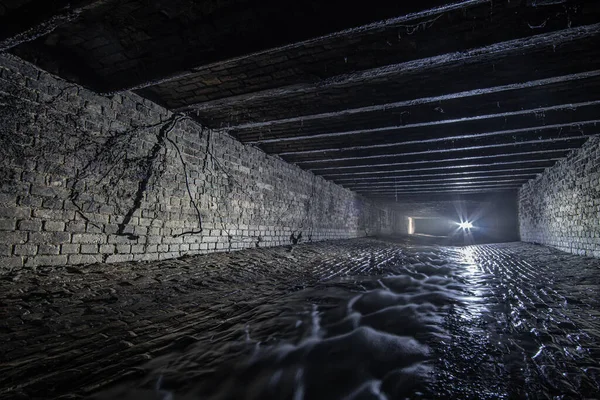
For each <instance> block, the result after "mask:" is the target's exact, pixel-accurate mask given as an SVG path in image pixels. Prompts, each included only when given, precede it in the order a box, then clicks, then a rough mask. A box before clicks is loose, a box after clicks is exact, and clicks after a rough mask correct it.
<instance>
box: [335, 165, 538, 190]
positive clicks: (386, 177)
mask: <svg viewBox="0 0 600 400" xmlns="http://www.w3.org/2000/svg"><path fill="white" fill-rule="evenodd" d="M545 168H546V167H544V166H538V167H521V168H503V169H496V170H494V169H491V170H490V169H488V170H485V169H475V170H472V171H462V172H448V168H440V171H439V172H438V171H436V170H434V171H432V172H431V173H424V172H426V171H418V170H409V171H406V172H404V173H402V174H398V173H394V172H389V173H385V171H379V172H380V173H381V175H376V176H353V177H344V178H329V179H330V180H332V181H333V182H335V183H337V184H339V185H347V184H352V183H363V182H364V183H369V182H379V181H385V182H395V181H397V180H402V179H404V180H409V181H410V180H412V179H423V178H427V179H447V180H452V179H472V178H479V177H492V176H502V177H504V176H528V177H534V176H536V175H537V174H539V173H541V172H542V171H544V169H545Z"/></svg>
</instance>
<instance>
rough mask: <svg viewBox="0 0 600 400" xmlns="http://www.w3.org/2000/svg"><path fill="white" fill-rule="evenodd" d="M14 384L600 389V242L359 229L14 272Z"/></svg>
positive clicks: (217, 393)
mask: <svg viewBox="0 0 600 400" xmlns="http://www.w3.org/2000/svg"><path fill="white" fill-rule="evenodd" d="M0 307H1V308H0V312H1V315H0V399H29V398H31V399H38V398H39V399H52V398H64V399H77V398H86V397H89V396H93V397H94V398H100V399H144V400H145V399H161V400H167V399H173V400H174V399H293V400H300V399H338V398H339V399H396V398H398V399H400V398H440V399H441V398H465V399H467V398H474V399H479V398H482V399H483V398H488V399H496V398H515V399H517V398H519V399H520V398H531V399H537V398H560V399H567V398H598V397H600V394H599V393H600V260H595V259H589V258H584V257H579V256H574V255H570V254H567V253H563V252H560V251H557V250H554V249H550V248H547V247H543V246H535V245H530V244H524V243H507V244H495V245H475V246H467V247H441V246H434V245H418V244H414V243H412V244H411V243H398V242H389V241H382V240H374V239H357V240H347V241H333V242H324V243H312V244H301V245H298V246H294V248H293V249H291V250H290V248H286V247H280V248H271V249H253V250H244V251H241V252H235V253H229V254H226V253H221V254H211V255H206V256H198V257H189V258H183V259H178V260H168V261H161V262H153V263H126V264H112V265H90V266H85V267H66V268H59V267H48V268H38V269H37V270H36V271H33V270H23V271H18V272H12V273H10V274H5V275H2V276H0Z"/></svg>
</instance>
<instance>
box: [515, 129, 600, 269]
mask: <svg viewBox="0 0 600 400" xmlns="http://www.w3.org/2000/svg"><path fill="white" fill-rule="evenodd" d="M518 214H519V231H520V235H521V240H522V241H524V242H533V243H539V244H544V245H548V246H552V247H555V248H558V249H560V250H563V251H567V252H569V253H573V254H579V255H587V256H593V257H600V137H598V136H594V137H592V138H590V139H589V140H588V141H587V142H586V143H585V144H584V145H583V146H582V147H581V148H580V149H577V150H574V151H572V152H571V153H570V154H569V156H568V157H567V158H565V159H563V160H560V161H559V162H557V163H556V164H555V165H554V166H552V167H550V168H548V169H546V170H545V171H544V172H543V173H542V174H540V175H539V176H538V177H537V178H536V179H535V180H532V181H529V182H528V183H526V184H525V185H523V187H522V188H521V189H520V190H519V213H518Z"/></svg>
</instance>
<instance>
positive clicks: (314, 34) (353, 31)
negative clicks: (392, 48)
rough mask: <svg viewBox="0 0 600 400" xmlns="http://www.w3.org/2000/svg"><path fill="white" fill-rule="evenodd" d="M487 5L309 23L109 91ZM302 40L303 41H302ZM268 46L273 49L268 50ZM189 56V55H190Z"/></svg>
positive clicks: (482, 1)
mask: <svg viewBox="0 0 600 400" xmlns="http://www.w3.org/2000/svg"><path fill="white" fill-rule="evenodd" d="M428 3H440V2H439V1H437V2H436V1H434V2H431V1H430V2H428ZM490 3H491V0H461V1H457V2H454V3H450V4H442V5H439V6H435V7H432V8H430V9H426V10H419V11H414V12H409V13H408V14H405V15H401V16H395V17H392V18H387V19H385V20H380V21H376V22H372V23H367V24H365V25H360V26H349V25H348V23H347V22H345V21H344V20H343V19H342V18H340V19H338V21H336V25H337V26H338V27H339V26H340V24H344V25H346V26H345V27H341V28H343V29H342V30H340V31H337V32H332V33H326V34H323V33H324V31H326V30H327V27H324V26H318V25H319V24H314V22H313V23H311V24H309V25H317V26H311V27H310V29H309V30H310V33H309V32H302V31H300V30H296V31H295V32H294V33H293V34H292V35H293V38H285V37H284V35H283V36H282V35H265V36H264V37H263V38H262V39H263V40H261V41H254V43H252V47H246V48H245V50H246V51H247V50H248V48H250V49H251V51H250V52H248V53H245V54H242V55H239V54H235V55H234V54H229V57H224V58H223V57H220V59H216V60H211V61H210V62H208V63H206V62H203V61H204V60H206V55H205V54H203V53H206V50H204V51H203V52H201V53H200V54H199V56H204V57H202V58H197V63H198V64H197V65H191V64H190V62H189V61H187V62H186V64H188V68H187V69H186V70H183V71H178V72H175V73H156V72H155V73H153V74H148V73H146V76H145V77H144V78H143V79H140V78H138V82H136V83H134V84H133V85H132V84H129V85H127V84H126V83H125V82H123V83H118V82H117V83H115V84H113V85H112V87H111V89H110V90H113V91H114V90H139V89H143V88H147V87H149V86H157V85H161V84H163V83H167V82H171V81H176V80H179V79H182V78H186V77H189V76H190V75H192V74H194V73H197V72H199V71H204V70H210V69H213V68H226V67H227V66H228V65H231V66H235V65H237V64H238V63H239V62H240V61H244V60H247V59H252V58H257V57H260V56H263V57H264V56H267V57H269V56H272V57H277V56H280V55H281V54H285V53H288V52H290V51H293V50H296V49H303V48H311V47H318V46H323V45H326V44H327V43H329V42H331V41H334V40H343V39H344V38H346V37H348V36H354V35H369V34H373V33H375V32H378V31H382V30H389V29H398V28H399V27H406V26H407V24H409V25H412V24H410V23H411V22H413V21H418V20H423V19H425V20H427V19H431V18H435V17H437V16H439V15H443V14H444V13H447V12H452V11H456V10H462V9H465V8H469V7H473V6H477V5H487V4H490ZM426 5H429V4H427V3H426ZM263 6H264V5H263ZM380 8H382V7H380ZM396 12H398V11H396ZM368 14H369V13H366V14H365V13H363V15H361V16H360V19H362V22H363V23H364V22H367V20H366V19H367V18H369V16H368ZM326 26H332V25H331V24H327V25H326ZM291 39H295V40H299V41H295V42H292V43H289V42H290V41H291ZM302 39H305V40H302ZM286 41H287V43H286ZM257 45H258V47H262V48H256V47H257ZM269 45H271V46H273V47H268V46H269ZM265 47H267V48H265ZM242 49H243V47H241V48H240V50H242ZM252 50H253V51H252ZM190 53H193V52H190ZM189 58H190V57H188V59H189ZM191 58H192V59H193V58H195V57H191Z"/></svg>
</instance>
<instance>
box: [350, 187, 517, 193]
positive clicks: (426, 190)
mask: <svg viewBox="0 0 600 400" xmlns="http://www.w3.org/2000/svg"><path fill="white" fill-rule="evenodd" d="M521 186H522V184H521V185H502V184H500V185H487V186H485V185H483V186H475V187H472V188H469V187H467V188H465V187H457V188H451V187H438V188H414V189H399V190H375V191H367V190H353V192H355V193H358V194H362V195H372V194H391V195H395V194H399V195H400V194H413V193H436V192H467V191H469V192H475V191H479V190H501V189H502V190H503V189H513V190H517V189H519V188H520V187H521Z"/></svg>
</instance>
